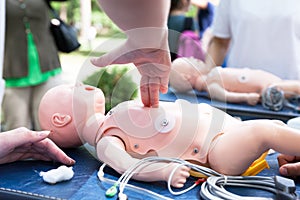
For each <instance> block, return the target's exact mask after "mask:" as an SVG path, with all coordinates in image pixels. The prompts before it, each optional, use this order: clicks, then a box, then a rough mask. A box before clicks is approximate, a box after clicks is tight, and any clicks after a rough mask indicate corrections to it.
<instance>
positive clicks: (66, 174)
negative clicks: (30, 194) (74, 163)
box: [40, 165, 74, 184]
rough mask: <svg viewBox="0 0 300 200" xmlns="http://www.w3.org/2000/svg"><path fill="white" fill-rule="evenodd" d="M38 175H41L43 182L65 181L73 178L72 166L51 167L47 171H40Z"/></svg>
mask: <svg viewBox="0 0 300 200" xmlns="http://www.w3.org/2000/svg"><path fill="white" fill-rule="evenodd" d="M40 176H42V177H43V180H44V181H45V182H47V183H50V184H55V183H57V182H61V181H67V180H70V179H71V178H73V176H74V171H73V167H67V166H65V165H62V166H60V167H58V168H57V169H51V170H49V171H47V172H40Z"/></svg>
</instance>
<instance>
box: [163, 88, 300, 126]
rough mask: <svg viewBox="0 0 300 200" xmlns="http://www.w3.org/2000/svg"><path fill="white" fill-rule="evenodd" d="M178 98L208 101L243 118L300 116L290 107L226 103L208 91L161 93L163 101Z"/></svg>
mask: <svg viewBox="0 0 300 200" xmlns="http://www.w3.org/2000/svg"><path fill="white" fill-rule="evenodd" d="M176 99H185V100H187V101H189V102H191V103H207V104H210V105H212V106H214V107H216V108H219V109H221V110H224V111H226V112H227V113H229V114H231V115H232V116H238V117H241V118H242V119H253V118H267V119H279V120H282V121H284V122H286V121H287V120H289V119H291V118H294V117H299V116H300V113H299V112H297V111H294V110H292V109H289V108H283V109H282V110H281V111H278V112H276V111H271V110H268V109H266V108H264V107H263V106H262V105H261V104H258V105H256V106H250V105H247V104H237V103H224V102H220V101H216V100H211V99H210V98H208V95H207V93H206V92H198V91H191V92H189V93H178V92H174V90H173V89H172V88H170V89H169V92H168V93H167V94H161V95H160V100H161V101H175V100H176Z"/></svg>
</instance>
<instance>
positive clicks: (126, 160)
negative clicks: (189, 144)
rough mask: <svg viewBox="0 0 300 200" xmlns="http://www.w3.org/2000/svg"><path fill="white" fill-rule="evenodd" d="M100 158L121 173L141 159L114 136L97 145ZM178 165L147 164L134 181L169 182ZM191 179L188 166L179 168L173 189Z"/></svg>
mask: <svg viewBox="0 0 300 200" xmlns="http://www.w3.org/2000/svg"><path fill="white" fill-rule="evenodd" d="M96 148H97V155H98V158H99V159H100V160H101V161H103V162H105V163H106V164H108V165H110V166H111V167H112V168H113V169H114V170H116V171H117V172H119V173H121V174H122V173H123V172H125V171H126V170H127V169H128V168H129V167H131V166H133V165H134V164H136V163H137V162H139V161H140V160H139V159H136V158H133V157H132V156H130V155H129V154H128V153H127V152H126V151H125V147H124V144H123V142H122V141H121V140H120V139H119V138H117V137H112V136H105V137H103V138H102V139H101V140H100V141H99V142H98V143H97V146H96ZM176 165H177V164H167V163H159V162H156V163H146V164H145V165H143V167H142V168H139V169H140V170H138V171H137V172H136V174H135V175H134V176H133V178H134V179H136V180H140V181H147V182H148V181H149V182H150V181H168V178H169V175H170V173H171V171H172V170H173V169H174V167H176ZM188 177H189V168H188V167H186V166H182V167H179V168H178V169H177V170H176V172H175V174H174V176H173V179H172V181H171V185H172V186H173V187H177V188H180V187H183V185H184V183H185V182H186V179H187V178H188Z"/></svg>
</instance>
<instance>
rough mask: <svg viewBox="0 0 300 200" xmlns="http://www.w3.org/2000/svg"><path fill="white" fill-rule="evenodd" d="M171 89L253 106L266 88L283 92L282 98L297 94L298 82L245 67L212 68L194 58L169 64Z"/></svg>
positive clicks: (182, 59)
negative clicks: (194, 92) (191, 91)
mask: <svg viewBox="0 0 300 200" xmlns="http://www.w3.org/2000/svg"><path fill="white" fill-rule="evenodd" d="M170 86H171V87H173V88H174V89H175V90H176V91H178V92H188V91H190V90H192V89H196V90H198V91H206V92H207V93H208V94H209V96H210V98H212V99H215V100H219V101H223V102H231V103H247V104H249V105H256V104H257V103H258V102H259V101H261V97H262V95H263V92H264V91H265V90H266V89H267V88H277V89H278V90H280V91H283V93H284V95H285V98H289V97H291V96H293V95H298V96H299V95H300V81H299V80H282V79H281V78H279V77H277V76H275V75H274V74H271V73H269V72H267V71H262V70H254V69H248V68H230V67H227V68H221V67H215V68H213V69H211V70H210V71H209V72H207V67H206V65H205V64H204V63H203V62H202V61H200V60H197V59H194V58H178V59H176V60H174V61H173V63H172V71H171V74H170Z"/></svg>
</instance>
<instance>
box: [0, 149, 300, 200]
mask: <svg viewBox="0 0 300 200" xmlns="http://www.w3.org/2000/svg"><path fill="white" fill-rule="evenodd" d="M66 153H67V154H68V155H70V156H71V157H73V158H74V159H75V160H76V164H75V165H74V166H73V169H74V172H75V175H74V177H73V179H71V180H70V181H66V182H61V183H58V184H55V185H49V184H47V183H45V182H43V181H42V178H41V177H40V176H39V174H38V173H39V172H40V171H47V170H49V169H53V168H56V167H58V166H59V164H58V163H52V162H43V161H19V162H15V163H10V164H3V165H0V180H1V181H0V188H10V189H14V190H20V191H23V192H30V193H34V194H38V195H43V196H44V199H70V200H79V199H80V200H83V199H86V200H93V199H117V198H116V197H113V198H106V197H105V191H106V190H107V189H108V188H110V187H111V186H112V185H113V183H112V182H111V181H104V182H100V181H99V180H98V177H97V172H98V169H99V167H100V165H101V163H100V162H99V161H97V160H96V159H95V158H94V157H93V156H92V155H91V154H90V153H89V152H88V151H87V150H86V149H85V148H84V147H80V148H77V149H67V150H66ZM267 161H268V163H269V165H270V167H271V168H270V169H265V170H264V171H262V172H261V173H260V174H259V175H262V176H274V175H278V165H277V161H276V155H275V154H273V155H269V156H268V157H267ZM104 171H105V176H104V177H105V178H107V179H110V180H117V179H118V177H119V175H118V174H117V173H116V172H114V171H113V170H112V169H111V168H108V167H107V168H105V170H104ZM193 181H194V179H193V178H190V179H189V180H188V182H187V184H188V185H191V184H192V183H193ZM130 184H131V185H134V186H137V187H139V188H143V189H146V191H141V190H137V189H135V188H133V187H127V189H125V193H126V194H127V195H128V197H129V198H128V199H129V200H132V199H136V200H138V199H141V200H144V199H147V200H148V199H161V198H159V197H157V196H153V195H151V193H150V192H148V191H153V192H156V193H158V194H160V195H164V196H166V197H169V198H170V199H200V196H199V190H200V187H196V188H195V189H193V190H191V191H189V192H188V193H185V194H183V195H179V196H173V195H172V194H170V193H169V192H168V190H167V187H166V183H165V182H154V183H144V182H139V181H130ZM296 184H297V194H298V195H299V192H300V187H299V186H300V183H299V182H298V181H296ZM228 189H229V190H230V191H232V192H234V193H236V194H239V195H243V196H260V197H274V195H273V194H271V193H269V192H266V191H261V190H254V189H250V188H228ZM45 196H46V197H45ZM0 199H18V200H20V199H34V198H29V197H27V198H20V197H19V196H15V195H7V194H3V193H1V192H0ZM35 199H43V198H42V196H40V197H39V198H35Z"/></svg>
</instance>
